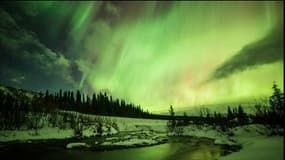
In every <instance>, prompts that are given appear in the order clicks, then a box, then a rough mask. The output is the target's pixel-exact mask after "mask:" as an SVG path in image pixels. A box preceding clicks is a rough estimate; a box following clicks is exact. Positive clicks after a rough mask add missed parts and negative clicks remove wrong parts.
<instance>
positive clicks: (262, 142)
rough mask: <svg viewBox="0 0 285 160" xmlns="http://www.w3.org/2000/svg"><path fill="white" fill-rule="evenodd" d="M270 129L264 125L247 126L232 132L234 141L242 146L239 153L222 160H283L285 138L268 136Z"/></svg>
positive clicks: (221, 159)
mask: <svg viewBox="0 0 285 160" xmlns="http://www.w3.org/2000/svg"><path fill="white" fill-rule="evenodd" d="M268 131H269V130H268V129H267V128H266V127H264V126H263V125H247V126H242V127H237V128H234V129H233V130H232V132H233V133H234V139H235V140H236V142H237V143H238V144H241V145H242V149H241V150H240V151H239V152H234V153H232V154H229V155H227V156H225V157H221V158H220V160H252V159H258V160H269V159H271V160H283V159H284V151H283V150H284V144H283V142H284V137H283V136H266V135H267V134H268Z"/></svg>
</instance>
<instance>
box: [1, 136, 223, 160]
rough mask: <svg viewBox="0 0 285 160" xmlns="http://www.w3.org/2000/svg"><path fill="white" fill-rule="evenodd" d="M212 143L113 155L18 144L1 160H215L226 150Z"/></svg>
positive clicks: (192, 142) (191, 141) (6, 150)
mask: <svg viewBox="0 0 285 160" xmlns="http://www.w3.org/2000/svg"><path fill="white" fill-rule="evenodd" d="M222 148H223V147H221V146H219V145H214V144H213V142H212V141H210V140H203V139H187V140H181V139H180V140H179V141H177V140H176V141H170V142H168V143H165V144H161V145H156V146H151V147H140V148H129V149H119V150H112V151H88V150H67V149H65V148H64V147H63V146H60V145H47V144H42V143H38V144H34V143H33V144H17V145H8V146H3V145H2V147H1V149H0V159H1V160H4V159H8V158H9V159H16V158H17V159H19V158H20V159H29V160H33V159H37V160H215V159H217V158H218V157H219V156H221V155H222V154H223V153H224V152H225V150H224V149H222Z"/></svg>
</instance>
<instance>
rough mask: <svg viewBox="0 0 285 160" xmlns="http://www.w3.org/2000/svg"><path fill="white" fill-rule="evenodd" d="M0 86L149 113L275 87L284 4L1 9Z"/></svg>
mask: <svg viewBox="0 0 285 160" xmlns="http://www.w3.org/2000/svg"><path fill="white" fill-rule="evenodd" d="M0 19H1V20H0V68H1V69H0V83H1V84H2V85H8V86H13V87H19V88H24V89H30V90H36V91H40V90H42V91H44V90H46V89H49V90H50V91H58V90H59V89H60V88H62V89H73V90H76V89H80V90H82V91H84V92H87V93H92V92H93V91H95V92H98V91H104V92H107V93H108V94H111V95H112V96H113V97H117V98H123V99H126V100H127V101H129V102H133V103H135V104H140V105H141V106H142V107H143V108H145V109H148V110H150V111H157V110H162V109H167V108H168V106H169V105H170V104H173V105H174V106H175V107H176V108H179V107H191V106H196V105H202V104H204V105H207V104H220V103H231V102H243V101H247V100H249V99H256V98H260V97H263V96H268V95H270V94H271V93H272V89H271V86H272V84H273V82H274V81H275V82H276V83H277V84H278V85H279V86H280V87H281V88H283V63H284V62H283V2H241V1H237V2H234V1H232V2H205V1H200V2H167V1H166V2H154V1H149V2H115V1H112V2H99V1H97V2H80V3H79V2H5V3H4V2H1V3H0Z"/></svg>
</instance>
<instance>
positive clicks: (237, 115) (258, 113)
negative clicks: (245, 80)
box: [167, 83, 284, 131]
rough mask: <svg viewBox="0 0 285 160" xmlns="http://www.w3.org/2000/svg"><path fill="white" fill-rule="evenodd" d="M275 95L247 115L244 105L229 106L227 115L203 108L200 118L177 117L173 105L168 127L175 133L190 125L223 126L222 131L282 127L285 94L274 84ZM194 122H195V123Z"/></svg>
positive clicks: (258, 104) (260, 103)
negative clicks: (251, 126) (257, 125)
mask: <svg viewBox="0 0 285 160" xmlns="http://www.w3.org/2000/svg"><path fill="white" fill-rule="evenodd" d="M272 90H273V93H272V95H271V96H270V97H268V99H266V100H265V101H263V102H258V103H256V104H255V105H254V108H255V112H254V113H246V112H245V111H244V107H243V106H242V105H238V106H237V107H231V106H227V113H226V114H221V113H218V112H214V113H213V114H211V113H210V111H209V109H208V108H201V110H200V115H199V116H198V117H195V118H194V117H189V116H187V114H186V113H184V115H183V116H179V118H178V116H175V112H174V108H173V106H172V105H171V106H170V109H169V116H170V118H169V121H168V123H167V127H168V129H169V131H173V130H174V129H175V127H176V126H185V125H189V124H193V123H194V124H210V125H218V126H221V128H222V129H226V128H230V127H235V126H239V125H245V124H255V123H258V124H265V125H268V126H270V127H276V126H279V127H280V126H282V124H283V121H284V93H282V92H281V90H280V89H279V88H278V86H277V85H276V84H275V83H274V84H273V86H272ZM193 120H194V121H193Z"/></svg>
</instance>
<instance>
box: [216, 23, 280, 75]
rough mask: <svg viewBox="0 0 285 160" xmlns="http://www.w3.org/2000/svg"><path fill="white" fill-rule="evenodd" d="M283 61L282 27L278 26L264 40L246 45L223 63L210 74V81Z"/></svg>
mask: <svg viewBox="0 0 285 160" xmlns="http://www.w3.org/2000/svg"><path fill="white" fill-rule="evenodd" d="M282 60H283V25H281V24H279V25H277V26H276V27H275V28H274V29H272V30H271V31H270V32H269V33H268V34H267V35H266V36H265V37H264V38H262V39H260V40H258V41H256V42H254V43H251V44H248V45H246V46H245V47H243V48H242V49H241V50H240V51H239V52H238V53H237V54H236V55H234V56H233V57H231V58H230V59H228V60H227V61H225V62H224V63H223V64H222V65H221V66H219V67H218V68H217V69H216V70H215V71H214V72H213V74H212V77H211V78H210V80H215V79H221V78H225V77H227V76H229V75H231V74H234V73H236V72H240V71H243V70H246V69H249V68H252V67H256V66H259V65H263V64H270V63H274V62H277V61H282Z"/></svg>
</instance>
